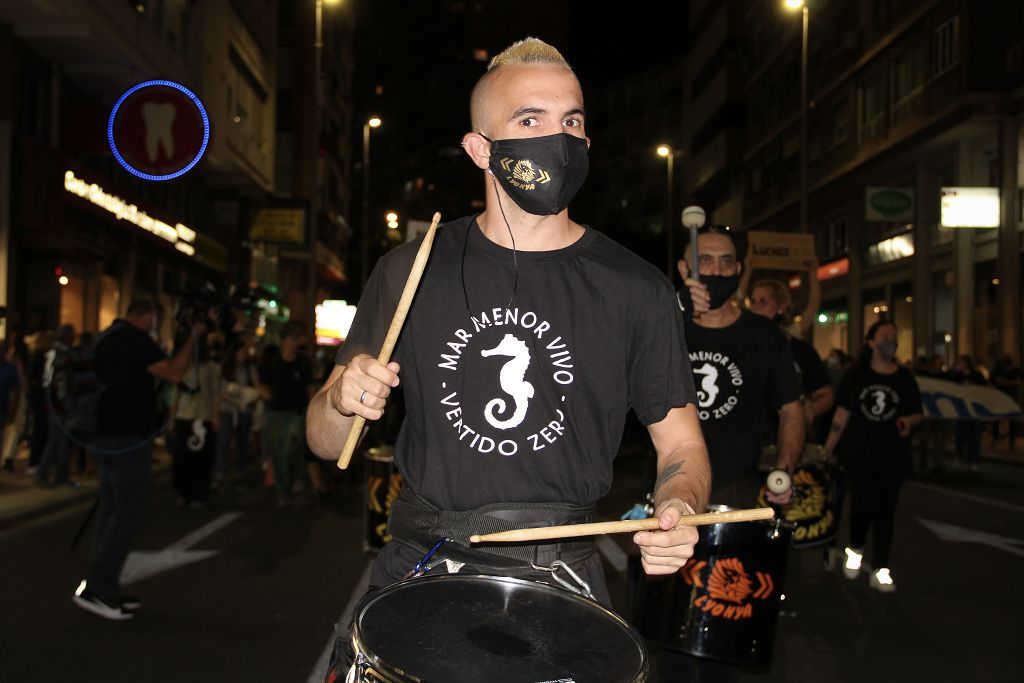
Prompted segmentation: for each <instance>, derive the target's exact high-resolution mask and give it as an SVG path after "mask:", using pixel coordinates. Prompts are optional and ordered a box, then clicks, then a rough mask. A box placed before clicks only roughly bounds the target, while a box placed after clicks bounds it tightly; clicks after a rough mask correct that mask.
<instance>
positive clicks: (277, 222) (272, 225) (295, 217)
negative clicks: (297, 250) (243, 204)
mask: <svg viewBox="0 0 1024 683" xmlns="http://www.w3.org/2000/svg"><path fill="white" fill-rule="evenodd" d="M305 227H306V210H305V209H260V210H259V211H257V212H256V218H255V219H254V220H253V222H252V227H251V228H250V229H249V239H251V240H252V241H253V242H297V243H301V242H303V241H305V234H306V230H305Z"/></svg>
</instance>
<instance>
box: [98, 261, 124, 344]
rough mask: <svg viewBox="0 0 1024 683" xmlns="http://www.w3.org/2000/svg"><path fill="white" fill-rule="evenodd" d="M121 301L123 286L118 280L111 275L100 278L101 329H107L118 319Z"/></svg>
mask: <svg viewBox="0 0 1024 683" xmlns="http://www.w3.org/2000/svg"><path fill="white" fill-rule="evenodd" d="M120 302H121V288H120V287H119V286H118V284H117V280H115V279H114V278H112V277H111V276H109V275H104V276H102V277H101V278H100V321H99V322H100V325H99V329H100V331H102V330H105V329H107V328H108V327H110V325H111V324H112V323H113V322H114V320H116V319H117V317H118V314H119V312H120V311H119V309H118V306H119V305H120Z"/></svg>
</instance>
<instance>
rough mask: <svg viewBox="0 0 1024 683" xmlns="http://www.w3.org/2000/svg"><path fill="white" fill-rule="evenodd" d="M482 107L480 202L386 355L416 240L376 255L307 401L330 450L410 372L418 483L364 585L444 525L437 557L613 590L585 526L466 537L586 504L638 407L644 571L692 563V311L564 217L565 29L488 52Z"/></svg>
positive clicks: (567, 137)
mask: <svg viewBox="0 0 1024 683" xmlns="http://www.w3.org/2000/svg"><path fill="white" fill-rule="evenodd" d="M470 109H471V118H472V132H470V133H467V134H466V135H465V136H464V137H463V141H462V146H463V148H464V149H465V151H466V153H467V154H468V156H469V158H470V160H471V161H472V162H473V163H474V164H475V165H476V166H477V168H479V169H480V173H481V179H482V180H483V181H484V190H485V193H486V210H485V211H484V212H483V213H481V214H478V215H476V216H469V217H466V218H462V219H458V220H455V221H452V222H450V223H448V224H446V225H444V226H441V227H440V228H439V229H438V232H437V237H436V239H435V242H434V245H433V249H432V252H431V255H430V260H429V262H428V265H427V268H426V271H425V272H424V275H423V278H422V280H421V282H420V283H419V289H418V291H417V294H416V299H415V303H414V305H413V306H412V309H411V310H410V312H409V316H408V318H407V320H406V323H405V329H403V331H402V335H401V337H400V338H399V340H398V345H397V346H396V348H395V354H394V358H395V359H396V360H395V361H393V362H390V363H388V364H387V365H383V364H381V363H379V362H378V361H377V360H376V358H375V357H374V356H375V355H376V354H377V352H378V350H379V349H380V347H381V343H382V341H383V339H384V337H385V332H386V330H387V328H388V325H389V322H390V320H391V317H392V315H393V314H394V311H395V308H396V305H397V302H398V299H399V294H400V292H401V290H402V288H403V285H404V283H405V280H406V277H407V275H408V273H409V271H410V267H411V263H412V261H413V257H414V255H415V253H416V251H417V249H418V247H419V241H416V242H414V243H410V244H408V245H405V246H401V247H398V248H397V249H395V250H393V251H391V252H390V253H388V254H387V255H386V256H384V257H383V258H382V259H381V260H380V261H379V262H378V263H377V265H376V267H375V268H374V271H373V274H372V275H371V277H370V280H369V282H368V285H367V288H366V290H365V291H364V293H363V296H362V299H361V300H360V302H359V309H358V313H357V315H356V318H355V320H354V322H353V325H352V329H351V331H350V333H349V336H348V339H347V340H346V342H345V344H344V346H343V347H342V348H341V350H340V351H339V353H338V356H337V359H336V362H337V366H336V367H335V368H334V370H333V372H332V373H331V375H330V377H329V378H328V380H327V382H326V384H325V385H324V386H323V388H322V389H321V390H320V392H319V393H318V394H317V396H316V397H315V398H314V400H313V402H312V404H311V406H310V409H309V418H308V430H307V433H308V438H309V443H310V446H311V447H312V449H313V450H314V451H315V452H316V453H317V454H318V455H320V456H321V457H323V458H328V459H332V460H333V459H336V458H337V457H338V454H339V453H340V451H341V449H342V445H343V444H344V442H345V439H346V436H347V434H348V431H349V427H350V425H351V424H352V420H353V417H354V416H355V415H361V416H363V417H365V418H367V419H368V420H378V419H380V418H381V416H382V415H383V412H384V409H385V406H386V405H387V400H388V398H389V397H390V396H391V392H392V391H393V390H394V389H396V388H397V387H399V383H400V382H401V386H402V388H403V389H404V397H405V405H406V419H405V422H404V424H403V425H402V429H401V432H400V434H399V437H398V442H397V444H396V447H395V463H396V465H397V467H398V469H399V471H400V472H401V474H402V475H403V476H404V477H405V481H406V482H407V484H408V488H407V490H405V491H403V493H402V495H401V497H400V498H399V499H398V500H397V501H396V502H395V504H394V507H393V509H392V514H391V518H390V525H389V532H390V533H391V534H392V535H393V537H394V542H392V543H389V544H388V545H386V546H385V547H384V549H383V550H382V551H381V553H380V555H379V556H378V557H377V560H376V562H375V563H374V567H373V573H372V576H371V579H370V584H371V586H377V587H380V586H385V585H387V584H390V583H392V582H395V581H398V580H400V579H402V578H403V576H405V575H406V573H407V572H409V571H410V570H411V569H412V568H413V567H414V566H415V565H416V564H417V562H418V561H419V560H421V558H423V557H424V555H425V553H426V552H427V551H428V550H429V549H430V548H431V546H432V544H434V542H435V541H436V540H437V539H438V538H441V537H444V536H449V537H452V538H455V539H456V541H457V542H456V543H454V544H452V543H446V544H444V545H443V546H442V547H441V549H440V550H439V551H438V553H437V555H435V556H434V557H433V558H432V562H436V561H437V560H438V559H439V558H443V559H444V560H448V561H450V562H452V563H454V562H460V563H461V562H466V563H467V566H466V567H465V568H464V569H462V572H463V573H469V572H474V573H493V574H505V575H512V576H519V577H524V578H533V579H544V578H547V579H548V580H549V581H550V579H551V576H550V574H545V573H543V572H533V570H532V569H531V568H530V564H531V563H533V562H536V563H538V564H548V565H550V563H551V562H552V561H554V560H556V559H562V560H564V561H568V564H569V565H570V566H572V568H573V569H574V570H575V571H576V572H578V573H580V574H582V575H583V577H584V578H585V579H586V580H587V581H588V582H589V583H590V585H591V587H592V589H593V592H594V595H595V597H597V598H598V599H599V600H601V601H602V602H604V603H605V604H607V603H608V602H609V600H608V594H607V588H606V586H605V581H604V576H603V573H602V570H601V562H600V558H599V557H598V555H597V554H596V553H595V552H594V548H593V544H592V543H591V542H589V541H587V542H571V543H562V544H554V543H551V544H546V545H538V546H526V547H520V546H517V547H512V548H509V547H502V546H497V545H495V546H490V547H474V548H470V547H469V546H468V544H467V543H465V539H466V538H468V535H469V534H471V533H478V532H484V533H486V532H487V531H489V530H491V529H489V528H488V527H492V528H493V529H494V530H497V528H500V527H502V525H504V528H507V527H508V525H509V524H512V525H514V526H524V527H525V526H543V525H549V524H552V523H554V524H565V523H574V522H580V521H586V520H588V519H589V518H591V516H592V515H591V512H592V510H593V506H594V504H595V502H596V501H597V500H598V499H599V498H601V497H602V496H603V495H605V494H606V493H607V492H608V490H609V487H610V486H611V478H612V461H613V459H614V457H615V454H616V452H617V450H618V446H619V442H620V440H621V438H622V430H623V423H624V421H625V418H626V414H627V412H628V411H629V410H630V409H631V408H632V409H633V410H634V411H635V412H636V413H637V415H638V416H639V418H640V420H641V421H642V422H644V423H645V424H646V425H647V426H648V431H649V433H650V435H651V438H652V440H653V442H654V447H655V449H656V450H657V453H658V470H659V475H658V482H657V484H656V488H655V502H656V507H655V516H656V517H658V519H659V521H660V527H661V529H662V530H660V531H654V532H642V533H638V534H636V535H635V536H634V537H633V540H634V542H636V543H637V545H638V546H639V547H640V551H641V555H642V558H643V566H644V569H645V570H646V572H647V573H649V574H672V573H674V572H676V571H678V570H679V569H680V568H681V567H682V566H683V564H685V562H686V560H687V559H688V558H689V557H691V556H692V554H693V547H694V544H695V543H696V541H697V539H698V534H697V532H696V531H695V529H694V528H692V527H679V528H678V529H677V528H675V527H676V525H677V523H678V521H679V519H680V517H681V516H682V515H685V514H692V513H694V512H695V511H702V510H703V509H704V508H705V506H706V505H707V494H708V488H709V481H710V471H709V467H708V460H707V451H706V449H705V446H704V440H703V438H702V436H701V430H700V423H699V420H698V417H697V409H696V406H695V403H696V395H695V392H694V388H693V381H692V377H691V375H690V368H689V363H688V362H687V357H686V345H685V341H684V339H683V324H682V317H681V316H680V314H679V311H678V309H677V307H676V304H675V297H674V295H673V291H672V286H671V283H670V282H669V281H668V280H667V279H666V278H665V277H664V276H662V275H660V274H659V273H658V272H657V271H656V269H655V268H654V267H653V266H651V265H650V264H648V263H646V262H644V261H643V260H641V259H640V258H639V257H637V256H635V255H634V254H632V253H631V252H629V251H627V250H626V249H625V248H623V247H621V246H619V245H618V244H615V243H614V242H612V241H611V240H610V239H608V238H607V237H605V236H604V235H602V234H601V233H600V232H598V231H596V230H594V229H592V228H589V227H586V226H583V225H579V224H577V223H575V222H573V221H572V220H570V218H569V213H568V209H567V205H568V203H569V201H570V200H571V199H572V197H573V196H574V195H575V193H576V191H577V190H578V189H579V188H580V186H581V185H582V184H583V181H584V179H585V177H586V174H587V169H588V147H589V143H590V141H589V139H588V138H587V137H586V132H585V120H586V118H585V115H584V109H583V95H582V92H581V90H580V85H579V82H578V81H577V79H576V76H575V75H574V74H573V72H572V70H571V69H570V67H569V66H568V64H567V63H566V62H565V60H564V59H563V58H562V56H561V55H560V54H559V53H558V51H557V50H556V49H555V48H553V47H551V46H550V45H547V44H546V43H543V42H542V41H539V40H537V39H532V38H531V39H527V40H524V41H521V42H519V43H516V44H514V45H512V46H511V47H510V48H508V49H507V50H506V51H505V52H503V53H502V54H500V55H498V56H497V57H495V58H494V60H493V61H492V62H491V64H490V66H489V67H488V71H487V72H486V73H485V74H484V75H483V76H482V77H481V79H480V81H479V82H478V83H477V85H476V87H475V88H474V91H473V96H472V101H471V107H470ZM542 172H543V175H542ZM545 176H546V177H547V178H549V180H546V181H545V182H543V183H541V182H537V181H538V179H542V178H544V177H545ZM484 508H486V509H484ZM447 567H448V568H450V569H451V570H457V569H456V567H457V565H455V564H447ZM445 568H446V564H444V563H442V564H441V565H439V566H438V567H437V568H436V569H435V570H434V572H433V573H439V572H440V573H443V572H444V571H445ZM344 626H345V625H343V627H344ZM341 632H344V628H342V630H341ZM337 653H338V651H337V650H336V654H337ZM336 661H337V657H336ZM332 668H334V669H335V671H336V670H337V669H336V667H332Z"/></svg>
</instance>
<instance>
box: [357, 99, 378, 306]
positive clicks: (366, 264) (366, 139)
mask: <svg viewBox="0 0 1024 683" xmlns="http://www.w3.org/2000/svg"><path fill="white" fill-rule="evenodd" d="M380 124H381V120H380V117H379V116H371V117H370V118H368V119H367V120H366V123H364V124H363V225H362V239H361V240H360V242H362V245H361V246H360V252H361V254H362V264H361V265H360V271H359V272H360V281H361V282H362V285H363V286H364V287H365V286H366V281H367V280H369V279H370V129H371V128H379V127H380Z"/></svg>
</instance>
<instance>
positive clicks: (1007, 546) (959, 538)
mask: <svg viewBox="0 0 1024 683" xmlns="http://www.w3.org/2000/svg"><path fill="white" fill-rule="evenodd" d="M917 521H919V522H921V524H923V525H924V527H925V528H926V529H928V531H930V532H932V533H933V534H935V535H936V536H938V537H939V540H940V541H950V542H952V543H978V544H980V545H987V546H989V547H992V548H997V549H999V550H1003V551H1005V552H1008V553H1010V554H1011V555H1017V556H1018V557H1024V540H1021V539H1019V538H1011V537H1010V536H1000V535H999V534H991V533H989V532H987V531H980V530H978V529H968V528H967V527H962V526H956V525H955V524H946V523H945V522H936V521H935V520H931V519H921V518H920V517H918V518H917ZM1018 546H1019V547H1018Z"/></svg>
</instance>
